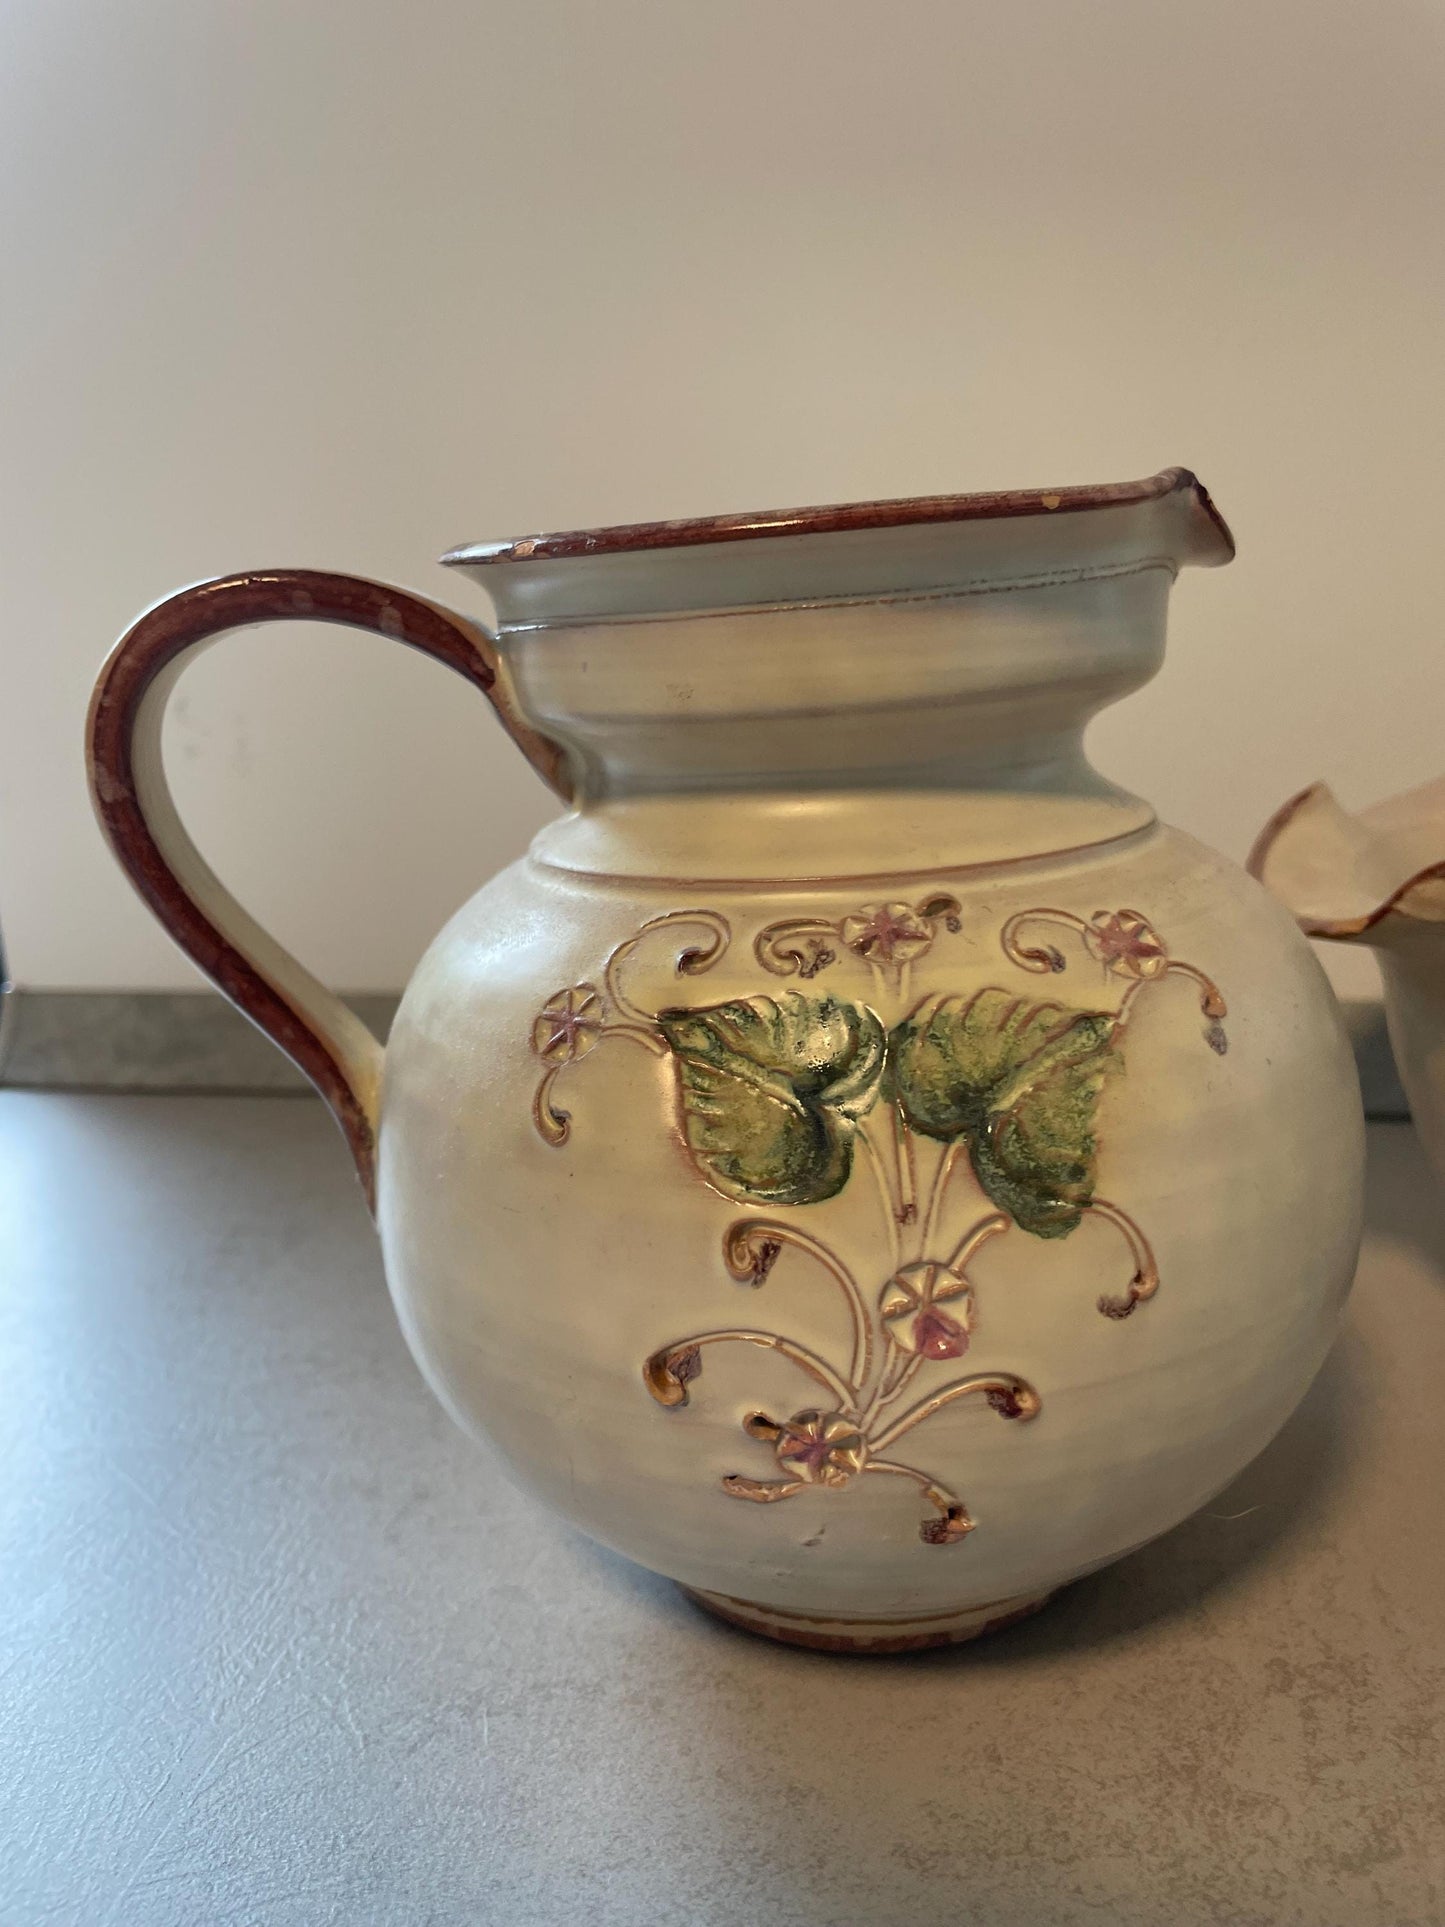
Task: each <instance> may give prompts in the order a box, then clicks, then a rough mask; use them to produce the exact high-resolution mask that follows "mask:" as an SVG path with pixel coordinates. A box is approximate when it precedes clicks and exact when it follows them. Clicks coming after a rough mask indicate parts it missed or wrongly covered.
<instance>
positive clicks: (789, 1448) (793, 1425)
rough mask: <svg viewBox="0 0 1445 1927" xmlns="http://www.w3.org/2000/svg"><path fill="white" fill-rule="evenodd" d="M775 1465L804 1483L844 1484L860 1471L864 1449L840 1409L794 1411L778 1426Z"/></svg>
mask: <svg viewBox="0 0 1445 1927" xmlns="http://www.w3.org/2000/svg"><path fill="white" fill-rule="evenodd" d="M773 1451H774V1452H775V1453H776V1455H777V1460H778V1464H779V1465H780V1466H781V1467H782V1469H783V1470H784V1472H786V1473H787V1474H788V1475H789V1476H790V1477H791V1478H794V1479H801V1480H802V1481H803V1482H804V1484H805V1485H827V1486H840V1485H847V1484H848V1483H849V1482H850V1480H852V1479H854V1478H856V1477H857V1475H858V1474H859V1473H860V1472H861V1471H862V1470H863V1466H864V1463H865V1461H866V1459H867V1457H868V1448H867V1446H866V1444H865V1443H864V1440H863V1435H862V1433H861V1432H860V1431H859V1430H858V1427H857V1425H856V1424H855V1423H854V1421H853V1420H852V1419H850V1418H845V1417H844V1416H843V1414H842V1413H841V1412H795V1413H794V1414H793V1416H792V1417H791V1418H790V1419H789V1420H788V1421H787V1423H786V1424H784V1425H781V1426H780V1427H779V1428H778V1436H777V1439H776V1441H775V1442H774V1445H773Z"/></svg>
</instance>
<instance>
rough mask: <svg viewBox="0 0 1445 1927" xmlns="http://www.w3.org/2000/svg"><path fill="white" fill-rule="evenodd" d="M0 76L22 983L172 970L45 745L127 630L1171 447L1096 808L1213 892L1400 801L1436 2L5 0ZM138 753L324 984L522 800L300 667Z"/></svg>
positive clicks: (1443, 390)
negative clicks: (1161, 661)
mask: <svg viewBox="0 0 1445 1927" xmlns="http://www.w3.org/2000/svg"><path fill="white" fill-rule="evenodd" d="M0 36H3V41H0V145H3V150H4V151H3V166H0V263H3V270H0V338H3V353H0V397H3V402H0V488H3V500H0V553H3V571H0V579H3V581H4V584H5V596H6V604H5V624H4V631H3V635H4V640H3V645H0V648H3V680H0V921H3V923H4V926H5V930H6V934H7V936H8V940H9V945H10V949H11V953H12V961H13V964H14V967H15V970H16V973H17V975H18V977H19V978H20V979H21V980H22V981H25V982H29V983H32V984H38V985H54V986H64V985H69V986H75V985H96V986H99V985H109V986H121V985H162V984H186V983H190V982H192V981H194V979H193V977H192V975H191V973H190V971H189V968H188V966H186V965H185V964H184V962H183V961H182V960H181V959H180V958H179V957H178V956H177V955H174V954H173V953H172V952H171V950H170V948H169V946H168V945H167V943H166V941H165V940H164V938H162V937H161V935H160V934H159V932H158V931H157V930H156V929H155V927H154V926H153V925H152V924H151V923H150V921H149V919H148V918H147V916H146V915H145V914H144V913H143V911H142V910H141V909H140V907H139V905H138V904H137V903H136V902H135V901H134V900H133V899H132V897H131V896H130V893H129V890H128V888H127V887H126V886H125V885H124V884H123V883H122V881H121V880H120V878H119V876H118V874H117V873H116V872H115V871H114V870H113V869H112V867H111V866H110V864H109V861H108V859H107V857H106V856H105V853H104V851H103V849H102V846H101V844H100V842H99V839H98V837H97V835H96V832H95V830H94V829H93V827H92V824H91V821H90V817H89V813H88V809H87V806H86V802H85V798H84V793H83V785H82V779H81V769H80V757H79V748H78V744H79V732H80V724H81V719H82V715H83V711H84V706H85V699H86V694H87V690H88V686H89V683H90V681H91V678H92V675H93V672H94V669H95V667H96V664H97V662H98V660H99V658H100V656H101V654H102V652H103V650H104V648H105V647H106V645H107V643H108V641H109V640H110V639H111V637H113V635H114V634H115V633H116V632H117V631H118V630H119V629H120V628H121V627H122V626H123V625H124V624H125V623H126V622H127V621H128V620H129V619H130V618H131V617H132V616H133V615H134V614H135V613H136V611H137V610H138V609H139V608H140V607H141V605H143V604H144V603H145V602H147V601H148V600H151V599H153V598H154V597H156V596H158V595H160V594H161V593H162V592H164V591H165V590H167V589H169V588H170V587H172V586H174V585H175V584H177V583H178V582H181V581H184V580H187V579H191V578H194V577H197V576H201V575H206V574H209V573H213V572H216V571H220V570H224V569H230V568H235V567H240V566H243V565H250V564H266V563H277V562H302V563H309V564H313V565H317V566H324V567H337V568H351V569H356V570H359V571H362V572H365V573H370V574H376V575H383V576H391V577H394V578H396V579H398V580H400V581H403V582H406V583H411V584H414V585H419V586H422V587H424V588H427V589H429V590H431V591H433V592H437V591H440V592H442V593H446V592H447V589H448V586H449V585H448V583H447V582H446V581H445V580H444V579H443V578H442V576H441V574H440V572H438V571H436V570H434V569H433V568H432V567H431V562H430V558H431V557H432V556H433V555H434V554H435V553H436V552H438V551H439V550H440V549H441V548H442V547H443V546H444V545H446V544H447V543H449V542H453V541H457V540H461V539H464V538H473V537H482V536H498V535H507V534H512V533H516V532H519V531H523V530H530V529H535V528H538V527H545V526H547V525H554V526H555V525H564V526H565V525H571V524H577V523H587V522H596V521H605V520H614V519H619V518H631V517H637V516H650V515H656V514H662V515H670V514H685V513H690V512H695V511H697V512H702V511H710V510H718V509H731V508H744V507H759V506H767V505H783V504H789V503H794V502H806V501H813V500H829V499H836V498H847V497H853V496H863V495H878V494H892V493H911V492H918V491H925V490H952V489H967V488H973V487H980V486H982V487H989V486H1003V485H1009V484H1020V485H1031V484H1035V483H1038V484H1045V483H1052V482H1060V481H1062V482H1072V481H1094V480H1102V479H1116V478H1123V477H1126V476H1133V475H1136V474H1141V473H1146V472H1148V471H1150V470H1152V469H1154V468H1156V467H1158V466H1160V465H1161V464H1163V463H1166V462H1170V461H1182V462H1186V463H1188V464H1190V465H1192V466H1193V467H1195V468H1197V469H1198V470H1199V472H1200V473H1201V474H1202V476H1203V477H1204V478H1205V480H1206V481H1207V482H1208V483H1209V484H1210V486H1211V487H1212V488H1213V489H1214V491H1215V493H1216V495H1217V497H1218V499H1219V501H1220V503H1221V505H1222V507H1223V508H1224V510H1225V512H1226V514H1227V515H1228V516H1229V517H1230V518H1231V520H1232V521H1233V523H1234V525H1235V528H1236V532H1237V534H1238V536H1239V542H1240V559H1239V561H1238V563H1237V564H1236V565H1235V566H1234V567H1233V568H1232V569H1230V570H1227V571H1224V572H1222V573H1219V574H1215V575H1191V576H1188V577H1186V578H1185V579H1184V581H1183V583H1182V584H1181V587H1180V590H1179V592H1178V594H1177V597H1176V602H1175V620H1174V627H1173V638H1172V655H1171V660H1170V662H1169V664H1168V666H1167V668H1166V670H1165V672H1164V674H1163V676H1162V677H1161V678H1160V680H1159V682H1158V683H1157V684H1156V685H1154V686H1153V687H1152V688H1151V689H1150V690H1148V691H1146V692H1145V693H1144V694H1143V695H1141V696H1139V697H1136V698H1135V699H1133V700H1132V701H1131V702H1129V703H1128V704H1126V705H1125V706H1124V707H1123V708H1122V709H1120V710H1118V711H1116V712H1114V713H1113V714H1112V715H1110V716H1109V717H1108V718H1106V719H1105V720H1104V721H1103V722H1101V723H1100V724H1099V725H1098V726H1097V728H1096V732H1095V749H1096V754H1097V758H1098V760H1099V761H1100V762H1101V764H1102V765H1103V766H1104V767H1105V768H1106V769H1108V770H1110V771H1111V772H1113V773H1114V774H1116V775H1117V776H1119V777H1120V778H1121V779H1122V780H1124V781H1125V782H1127V783H1129V784H1130V785H1131V786H1132V787H1134V788H1137V789H1139V790H1141V791H1143V792H1144V793H1145V794H1147V795H1149V796H1151V797H1152V798H1154V799H1155V801H1156V802H1157V803H1158V804H1159V805H1160V807H1161V808H1162V810H1163V811H1164V812H1165V813H1166V814H1167V815H1168V816H1170V817H1171V818H1173V819H1174V820H1175V821H1176V822H1178V823H1180V824H1182V825H1183V826H1184V827H1186V828H1188V829H1190V830H1192V831H1194V832H1195V833H1197V834H1198V835H1200V836H1203V837H1205V838H1207V839H1208V840H1210V841H1211V842H1214V843H1216V844H1218V845H1219V846H1220V847H1222V848H1224V849H1226V850H1228V851H1230V852H1232V853H1234V854H1236V855H1238V854H1241V853H1242V852H1243V851H1244V849H1245V848H1246V846H1247V844H1248V841H1249V839H1250V836H1251V834H1252V832H1253V830H1254V829H1255V828H1256V827H1257V825H1258V823H1259V822H1260V820H1261V819H1262V818H1263V817H1264V816H1265V815H1266V814H1267V813H1268V811H1269V810H1270V809H1271V808H1272V806H1273V805H1274V804H1275V803H1276V802H1277V801H1278V800H1279V799H1280V798H1281V797H1282V796H1284V795H1285V794H1286V793H1287V792H1288V791H1290V790H1291V789H1293V788H1295V787H1297V786H1299V785H1300V784H1301V783H1303V782H1305V781H1307V780H1308V779H1310V778H1311V777H1313V776H1315V775H1317V774H1328V775H1329V776H1330V777H1332V778H1333V779H1334V780H1335V782H1336V784H1337V786H1338V788H1339V790H1340V792H1341V794H1342V796H1343V797H1344V799H1345V800H1346V801H1347V802H1349V803H1362V802H1365V801H1368V800H1370V799H1371V798H1373V797H1375V796H1376V795H1379V794H1382V793H1384V792H1387V791H1389V790H1391V789H1394V788H1396V787H1398V786H1400V785H1403V784H1406V783H1409V782H1413V781H1417V780H1421V779H1423V778H1425V777H1427V776H1430V775H1433V774H1435V773H1437V772H1438V771H1439V770H1440V768H1441V767H1442V765H1445V745H1442V744H1441V742H1440V714H1441V675H1442V672H1441V667H1440V652H1439V648H1438V644H1437V641H1436V638H1437V634H1438V627H1439V622H1440V610H1439V606H1438V604H1439V599H1440V589H1439V586H1438V582H1437V577H1438V573H1439V565H1438V557H1439V553H1440V548H1441V541H1440V535H1439V522H1440V517H1441V513H1442V500H1445V496H1442V484H1441V479H1440V475H1441V453H1440V451H1441V447H1442V442H1445V434H1442V431H1445V373H1442V370H1445V222H1442V219H1441V185H1442V180H1445V10H1442V8H1441V7H1440V6H1439V5H1438V4H1427V3H1426V0H1420V4H1402V3H1401V0H1376V4H1375V5H1373V6H1370V7H1362V6H1359V5H1358V4H1355V0H1299V3H1298V4H1291V5H1271V4H1269V0H1235V3H1234V4H1230V3H1228V0H1225V3H1216V4H1209V5H1192V6H1185V5H1182V4H1171V0H1132V3H1126V4H1113V3H1112V0H1078V3H1077V4H1075V3H1073V0H1028V3H1027V4H1011V5H1010V4H1003V0H989V3H988V4H969V3H968V0H947V3H946V4H938V5H925V4H907V3H906V0H904V3H900V0H893V4H890V5H887V6H884V5H880V4H873V5H865V4H862V0H826V4H823V3H821V0H820V4H816V5H813V4H796V3H795V0H744V3H741V4H740V3H739V0H709V4H700V3H699V0H691V3H690V0H667V3H666V4H664V3H662V0H658V3H657V4H651V5H641V4H628V3H627V0H611V3H607V0H596V3H594V4H583V3H582V0H561V3H559V4H553V3H551V0H528V3H527V4H521V3H520V0H433V4H432V5H430V6H422V7H416V6H413V7H402V6H400V5H397V4H395V0H389V3H388V4H382V0H348V4H346V5H337V4H335V0H202V4H197V0H125V4H122V5H103V4H101V3H100V0H70V4H66V5H60V4H57V3H56V0H11V4H10V5H9V6H7V7H6V8H5V9H4V12H3V18H0ZM456 589H457V593H458V595H459V596H460V597H462V598H463V599H464V598H465V597H466V596H467V595H468V594H469V593H470V592H469V591H467V590H466V589H465V585H462V584H457V585H456ZM172 752H173V763H174V766H175V772H176V783H177V787H178V790H179V792H180V795H181V798H182V802H183V805H184V806H185V808H186V809H187V810H188V811H189V813H190V815H191V818H192V821H193V823H194V825H195V827H196V829H197V833H198V837H199V840H200V841H201V843H202V846H203V848H205V849H206V851H207V852H208V854H210V855H211V856H212V858H213V860H214V862H215V863H216V865H217V867H218V868H219V869H220V870H221V872H222V873H223V875H224V876H225V877H226V878H227V880H228V881H229V882H231V883H232V884H233V886H234V887H236V888H237V889H238V891H239V892H240V893H241V894H242V895H243V896H244V897H245V899H246V900H247V902H248V903H249V905H250V906H251V907H252V908H254V909H255V910H256V911H257V912H258V914H260V915H261V916H262V917H263V918H264V919H266V920H268V921H269V922H270V923H271V924H272V925H273V927H274V928H275V929H276V930H277V931H278V933H279V934H281V935H282V936H283V937H285V938H286V939H287V940H289V941H291V942H292V943H294V944H295V946H296V948H297V949H298V950H299V952H300V953H301V955H302V956H303V957H304V959H305V960H306V961H307V962H309V963H310V964H312V965H313V966H314V967H315V968H317V969H318V970H319V971H321V972H322V974H324V975H326V976H327V977H329V978H331V979H333V980H335V981H337V982H340V983H342V984H345V985H348V986H358V987H359V986H386V985H391V984H394V983H397V982H399V981H401V979H402V978H403V977H404V975H405V974H406V972H407V970H408V969H409V967H410V965H411V964H412V962H413V961H414V959H415V958H416V956H417V955H418V953H419V951H420V949H421V948H422V946H423V945H424V944H425V942H426V941H427V939H428V937H429V936H430V934H431V932H432V931H433V930H434V928H435V927H436V925H437V924H438V923H439V922H440V920H441V919H442V918H443V917H444V916H445V915H446V914H447V913H448V911H449V910H450V909H451V908H452V907H453V906H454V905H455V904H456V903H457V902H459V901H460V900H461V899H462V898H463V897H465V896H466V895H467V894H469V893H470V891H471V890H472V888H473V887H474V886H475V885H476V884H478V883H479V882H480V881H481V880H482V879H483V878H484V877H485V876H486V875H487V873H488V872H489V871H490V870H492V869H493V868H494V867H495V866H496V865H498V864H499V863H501V862H503V861H504V860H506V859H507V858H508V857H510V856H511V855H512V854H513V853H515V852H516V851H518V850H520V849H521V848H522V847H523V845H524V843H525V841H526V839H527V837H528V836H529V835H530V833H531V831H532V830H533V828H534V827H535V826H536V825H537V824H538V823H539V822H540V821H541V820H542V819H543V817H544V815H545V814H546V810H547V804H546V799H545V796H544V795H543V793H542V791H541V789H540V786H539V785H538V784H537V783H536V781H535V780H534V779H533V778H532V777H531V776H530V775H529V773H528V772H527V770H526V769H525V768H524V767H523V766H522V764H521V762H520V760H519V759H518V758H517V757H516V756H515V755H513V754H511V753H509V751H508V750H507V749H506V748H505V747H504V746H503V745H502V743H501V740H500V737H499V733H498V731H497V730H496V728H495V727H494V726H493V725H492V723H491V721H490V720H489V718H488V716H487V714H486V713H485V711H484V707H483V705H482V704H481V703H480V702H476V701H473V700H472V699H471V698H470V697H469V696H468V694H467V692H466V691H465V690H464V689H463V687H462V685H461V684H459V683H456V682H455V681H453V680H452V679H451V678H449V677H447V676H446V675H445V674H444V673H443V672H441V671H439V670H436V669H434V668H433V667H431V666H430V665H427V664H423V663H420V662H416V661H413V660H411V659H410V658H404V657H403V655H402V652H400V651H396V650H393V649H391V648H390V647H389V646H388V645H386V644H384V643H380V642H376V641H372V640H369V639H365V638H360V637H352V636H349V635H342V634H339V633H338V632H334V631H333V632H301V631H296V632H282V631H273V632H270V633H268V634H264V635H254V636H248V637H245V638H241V639H237V640H236V641H234V642H232V643H231V644H229V645H225V646H223V647H222V648H221V649H220V650H218V651H216V652H214V653H213V654H212V655H210V656H208V657H207V658H206V660H205V661H204V662H203V663H202V664H201V665H200V666H199V667H198V668H197V669H196V670H195V672H194V673H193V675H192V676H191V677H190V678H189V680H188V682H187V684H186V685H185V688H184V693H183V707H182V710H181V713H180V715H179V717H178V719H177V725H176V727H175V729H174V731H173V739H172ZM1355 981H1358V979H1356V980H1355Z"/></svg>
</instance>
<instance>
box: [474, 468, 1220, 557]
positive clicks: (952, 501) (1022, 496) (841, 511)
mask: <svg viewBox="0 0 1445 1927" xmlns="http://www.w3.org/2000/svg"><path fill="white" fill-rule="evenodd" d="M1170 495H1188V496H1190V497H1191V498H1192V500H1193V503H1194V504H1195V505H1196V506H1197V507H1198V508H1199V509H1200V510H1201V511H1202V512H1203V514H1204V516H1205V517H1206V518H1207V521H1208V523H1209V524H1210V525H1212V529H1213V532H1214V534H1215V536H1216V538H1217V544H1218V548H1217V553H1216V554H1214V555H1213V556H1212V557H1211V558H1210V559H1211V560H1214V561H1218V562H1228V561H1229V560H1230V559H1231V558H1232V557H1233V555H1234V552H1235V545H1234V537H1233V535H1232V534H1231V532H1230V528H1229V524H1228V523H1227V522H1226V521H1225V519H1224V517H1223V516H1222V515H1221V514H1220V512H1219V510H1218V509H1217V508H1216V507H1215V506H1214V503H1213V501H1212V499H1211V498H1210V494H1209V491H1208V489H1207V488H1205V486H1204V484H1203V483H1202V482H1201V481H1200V480H1199V478H1198V476H1196V475H1195V474H1194V473H1193V471H1192V470H1190V469H1187V468H1177V467H1176V468H1165V469H1161V470H1160V471H1159V473H1158V474H1157V475H1150V476H1147V477H1146V478H1145V479H1144V480H1142V481H1137V482H1097V483H1091V484H1087V485H1082V486H1074V487H1066V488H1051V489H1050V488H1045V489H1038V488H1028V489H994V490H983V491H980V492H977V493H974V494H968V495H911V496H910V495H905V496H896V497H892V498H889V499H885V500H881V501H872V502H840V503H832V504H827V505H824V506H822V507H815V508H795V509H767V510H762V511H758V512H753V513H738V514H730V515H699V516H688V517H685V518H683V519H682V520H680V521H671V522H620V523H615V524H612V525H609V526H606V527H603V528H594V529H567V530H560V531H557V532H556V533H552V534H537V535H527V536H519V537H515V538H513V539H511V540H509V541H502V542H471V543H464V544H462V545H461V546H460V547H458V548H454V549H449V550H448V551H447V553H446V554H445V555H443V556H442V558H441V560H442V562H443V563H445V564H447V565H448V566H468V567H470V566H476V565H478V564H487V563H500V562H543V561H565V560H569V559H572V558H582V557H587V556H597V555H625V554H637V553H643V552H646V551H648V550H652V549H677V548H693V547H699V546H702V545H705V544H711V543H717V542H742V541H756V540H759V539H762V538H767V537H778V536H788V535H844V534H849V533H851V532H853V531H855V530H864V529H890V528H906V527H911V526H918V525H922V524H927V523H946V522H982V521H1001V520H1004V519H1007V518H1014V517H1021V516H1038V515H1071V514H1076V513H1078V512H1080V511H1086V510H1094V509H1113V508H1132V507H1136V506H1138V505H1140V504H1142V503H1146V502H1154V501H1161V500H1163V499H1164V498H1165V497H1166V496H1170ZM1201 559H1202V558H1201Z"/></svg>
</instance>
